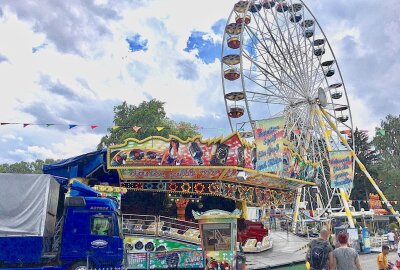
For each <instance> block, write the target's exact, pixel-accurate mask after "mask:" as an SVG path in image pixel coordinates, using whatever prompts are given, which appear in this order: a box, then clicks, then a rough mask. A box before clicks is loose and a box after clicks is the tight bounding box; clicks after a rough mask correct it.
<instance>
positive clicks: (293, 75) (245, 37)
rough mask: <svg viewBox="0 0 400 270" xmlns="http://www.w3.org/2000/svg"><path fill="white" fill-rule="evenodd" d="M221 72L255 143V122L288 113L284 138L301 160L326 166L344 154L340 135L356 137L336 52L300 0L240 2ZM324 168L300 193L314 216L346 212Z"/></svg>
mask: <svg viewBox="0 0 400 270" xmlns="http://www.w3.org/2000/svg"><path fill="white" fill-rule="evenodd" d="M221 73H222V86H223V93H224V98H225V105H226V110H227V114H228V116H229V123H230V126H231V128H232V130H233V131H239V132H240V133H241V134H242V137H245V138H249V139H251V138H254V136H255V128H256V123H257V121H259V120H262V119H267V118H273V117H278V116H283V118H284V122H285V124H284V134H285V135H284V136H285V137H286V138H287V139H289V140H290V142H291V143H292V144H293V145H294V147H295V148H296V149H297V151H298V153H299V155H300V156H302V157H303V158H304V159H305V160H308V161H312V162H314V163H316V164H324V162H325V165H326V162H327V161H329V152H330V151H335V150H342V149H344V147H343V143H341V140H340V137H341V135H340V134H344V135H347V136H352V134H353V133H352V132H353V124H352V117H351V110H350V105H349V101H348V97H347V93H346V88H345V85H344V83H343V78H342V75H341V73H340V69H339V66H338V63H337V61H336V58H335V55H334V54H333V51H332V48H331V46H330V44H329V42H328V39H327V38H326V36H325V34H324V32H323V30H322V29H321V27H320V25H319V23H318V21H317V20H316V18H315V17H314V15H313V14H312V13H311V11H310V10H309V8H308V7H307V6H306V5H305V4H304V2H303V1H301V0H296V1H292V0H287V1H282V0H252V1H239V2H237V3H235V4H234V6H233V8H232V11H231V13H230V15H229V17H228V20H227V24H226V27H225V32H224V36H223V45H222V55H221ZM320 107H322V108H323V110H324V112H325V113H326V114H325V117H322V116H321V113H320V112H321V110H320ZM328 119H329V120H328ZM350 147H352V148H353V149H354V145H351V146H350ZM353 165H354V161H353ZM321 167H322V169H321V170H319V171H318V173H317V174H316V175H315V180H314V181H315V182H316V185H315V186H313V187H305V188H303V189H302V190H299V191H298V196H300V198H301V201H302V202H304V204H305V205H306V206H305V207H306V208H305V209H310V210H316V211H314V213H315V214H314V217H323V215H325V216H326V215H327V214H326V213H327V212H330V211H335V210H339V211H340V210H342V209H343V203H344V202H343V200H342V199H340V198H341V197H340V196H336V195H338V194H340V192H341V191H339V189H336V188H331V185H330V176H329V169H327V168H328V166H321ZM353 170H354V166H353ZM353 172H354V171H353ZM350 192H351V190H345V193H346V194H347V196H348V195H349V194H350ZM317 210H318V211H317Z"/></svg>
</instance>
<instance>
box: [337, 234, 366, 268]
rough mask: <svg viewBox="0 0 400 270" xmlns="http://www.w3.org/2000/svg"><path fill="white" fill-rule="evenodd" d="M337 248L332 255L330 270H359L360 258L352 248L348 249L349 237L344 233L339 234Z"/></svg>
mask: <svg viewBox="0 0 400 270" xmlns="http://www.w3.org/2000/svg"><path fill="white" fill-rule="evenodd" d="M337 238H338V242H339V247H338V248H336V249H335V250H334V251H333V252H332V253H333V260H332V263H331V269H330V270H361V264H360V258H359V257H358V253H357V251H356V250H355V249H354V248H351V247H349V243H348V240H349V237H348V236H347V234H345V233H339V234H338V236H337Z"/></svg>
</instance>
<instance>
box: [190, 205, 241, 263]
mask: <svg viewBox="0 0 400 270" xmlns="http://www.w3.org/2000/svg"><path fill="white" fill-rule="evenodd" d="M240 214H241V211H240V210H238V209H236V210H235V211H233V212H232V213H231V212H226V211H222V210H209V211H206V212H204V213H198V212H195V211H193V216H194V218H195V219H197V220H198V222H199V226H200V237H201V245H202V249H203V251H204V253H205V257H206V266H205V269H236V227H237V219H238V218H239V217H240Z"/></svg>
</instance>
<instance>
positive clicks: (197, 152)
mask: <svg viewBox="0 0 400 270" xmlns="http://www.w3.org/2000/svg"><path fill="white" fill-rule="evenodd" d="M189 152H190V155H192V158H193V159H194V160H195V161H196V163H197V165H203V160H202V159H201V158H202V157H203V151H202V150H201V148H200V146H199V145H198V144H197V143H196V142H191V143H190V144H189Z"/></svg>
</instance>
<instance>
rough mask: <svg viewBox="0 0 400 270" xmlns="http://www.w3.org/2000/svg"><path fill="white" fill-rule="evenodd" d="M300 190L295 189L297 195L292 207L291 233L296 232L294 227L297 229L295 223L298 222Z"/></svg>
mask: <svg viewBox="0 0 400 270" xmlns="http://www.w3.org/2000/svg"><path fill="white" fill-rule="evenodd" d="M301 191H302V189H301V188H298V189H297V194H296V203H295V205H294V212H293V223H292V232H293V233H295V232H296V227H297V222H298V220H299V211H300V201H301V193H302V192H301Z"/></svg>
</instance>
